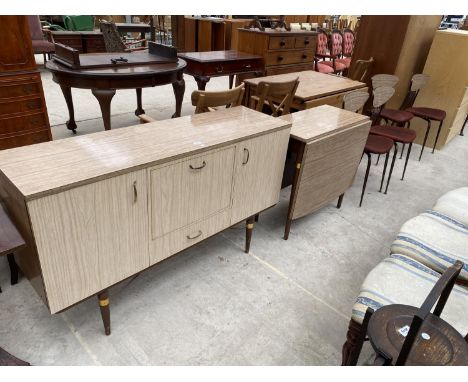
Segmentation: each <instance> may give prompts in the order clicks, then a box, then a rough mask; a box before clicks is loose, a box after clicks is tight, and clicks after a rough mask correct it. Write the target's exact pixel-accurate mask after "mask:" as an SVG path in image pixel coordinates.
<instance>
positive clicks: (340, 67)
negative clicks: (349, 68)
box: [319, 60, 346, 72]
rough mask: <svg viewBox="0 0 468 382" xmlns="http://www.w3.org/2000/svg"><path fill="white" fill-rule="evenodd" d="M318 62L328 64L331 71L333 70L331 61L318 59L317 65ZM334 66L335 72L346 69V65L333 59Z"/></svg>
mask: <svg viewBox="0 0 468 382" xmlns="http://www.w3.org/2000/svg"><path fill="white" fill-rule="evenodd" d="M320 64H322V65H326V66H329V67H330V68H331V69H332V71H335V70H334V69H333V61H320V62H319V65H320ZM335 68H336V71H337V72H341V71H343V70H345V69H346V66H345V65H344V64H342V63H340V62H338V60H335Z"/></svg>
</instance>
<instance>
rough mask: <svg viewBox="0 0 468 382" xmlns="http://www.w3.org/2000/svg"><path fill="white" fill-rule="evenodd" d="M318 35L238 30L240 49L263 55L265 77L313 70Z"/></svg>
mask: <svg viewBox="0 0 468 382" xmlns="http://www.w3.org/2000/svg"><path fill="white" fill-rule="evenodd" d="M316 41H317V37H316V33H315V32H311V31H290V32H287V31H286V32H279V31H263V32H262V31H259V30H250V29H239V43H238V50H239V51H242V52H247V53H253V54H258V55H261V56H263V59H264V61H265V72H266V75H267V76H268V75H273V74H282V73H291V72H299V71H302V70H312V68H313V63H314V55H315V46H316Z"/></svg>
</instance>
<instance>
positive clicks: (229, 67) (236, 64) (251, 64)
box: [205, 60, 263, 76]
mask: <svg viewBox="0 0 468 382" xmlns="http://www.w3.org/2000/svg"><path fill="white" fill-rule="evenodd" d="M205 68H206V69H205V74H206V75H208V76H217V75H218V76H225V75H228V74H231V73H239V72H254V71H257V70H263V65H262V60H238V61H228V62H223V63H222V64H221V63H218V64H211V65H210V66H209V67H208V66H206V67H205Z"/></svg>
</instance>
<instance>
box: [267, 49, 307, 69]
mask: <svg viewBox="0 0 468 382" xmlns="http://www.w3.org/2000/svg"><path fill="white" fill-rule="evenodd" d="M312 61H314V51H313V50H298V51H285V52H268V54H267V56H266V58H265V65H266V66H270V65H288V64H299V63H306V62H312Z"/></svg>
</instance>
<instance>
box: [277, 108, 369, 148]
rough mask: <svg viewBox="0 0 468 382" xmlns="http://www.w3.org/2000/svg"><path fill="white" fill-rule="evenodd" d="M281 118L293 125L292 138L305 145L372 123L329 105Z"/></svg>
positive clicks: (364, 117)
mask: <svg viewBox="0 0 468 382" xmlns="http://www.w3.org/2000/svg"><path fill="white" fill-rule="evenodd" d="M279 118H281V119H283V120H285V121H287V122H290V123H292V127H291V137H292V138H295V139H297V140H299V141H301V142H305V143H308V142H311V141H314V140H317V139H320V138H323V137H325V136H327V135H331V134H334V133H336V132H338V131H340V130H344V129H347V128H349V127H352V126H356V125H359V124H361V123H363V122H366V121H370V118H369V117H367V116H365V115H362V114H357V113H353V112H351V111H348V110H343V109H339V108H337V107H334V106H329V105H322V106H318V107H314V108H311V109H306V110H301V111H298V112H296V113H291V114H286V115H283V116H281V117H279Z"/></svg>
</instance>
